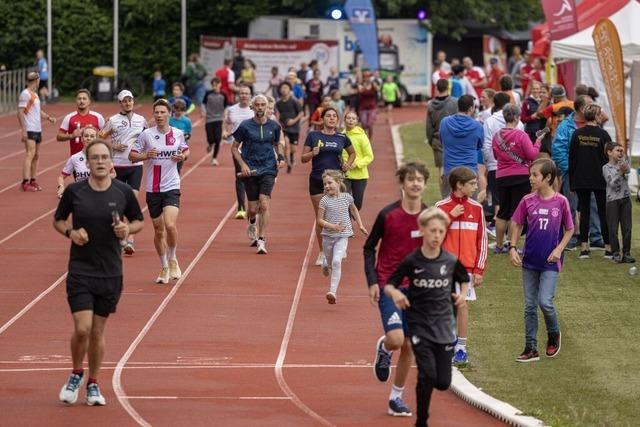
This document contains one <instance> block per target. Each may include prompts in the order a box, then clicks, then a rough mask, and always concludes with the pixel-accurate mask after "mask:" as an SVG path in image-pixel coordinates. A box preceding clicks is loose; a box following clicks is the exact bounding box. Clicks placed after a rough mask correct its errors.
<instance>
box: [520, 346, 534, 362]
mask: <svg viewBox="0 0 640 427" xmlns="http://www.w3.org/2000/svg"><path fill="white" fill-rule="evenodd" d="M538 360H540V355H539V354H538V350H536V349H535V348H529V347H525V348H524V351H523V352H522V354H520V356H518V357H516V362H520V363H529V362H537V361H538Z"/></svg>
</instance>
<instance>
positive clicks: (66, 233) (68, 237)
mask: <svg viewBox="0 0 640 427" xmlns="http://www.w3.org/2000/svg"><path fill="white" fill-rule="evenodd" d="M72 231H73V228H67V229H66V230H64V235H65V236H67V239H70V238H71V232H72Z"/></svg>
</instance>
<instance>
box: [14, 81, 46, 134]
mask: <svg viewBox="0 0 640 427" xmlns="http://www.w3.org/2000/svg"><path fill="white" fill-rule="evenodd" d="M18 108H22V109H23V111H24V124H25V127H26V128H27V132H42V123H41V120H40V98H39V97H38V95H37V94H36V93H35V92H32V91H30V90H29V89H25V90H23V91H22V93H20V98H19V100H18Z"/></svg>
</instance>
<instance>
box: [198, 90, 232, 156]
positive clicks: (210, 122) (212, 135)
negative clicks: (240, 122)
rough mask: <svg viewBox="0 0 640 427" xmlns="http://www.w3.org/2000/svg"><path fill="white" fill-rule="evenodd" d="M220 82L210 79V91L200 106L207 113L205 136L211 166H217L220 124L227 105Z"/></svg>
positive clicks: (220, 139)
mask: <svg viewBox="0 0 640 427" xmlns="http://www.w3.org/2000/svg"><path fill="white" fill-rule="evenodd" d="M220 87H221V82H220V78H219V77H214V78H212V79H211V90H209V91H207V92H206V93H205V94H204V100H203V101H202V105H204V109H205V110H206V112H207V122H206V124H205V132H206V134H207V153H210V152H211V151H212V150H213V154H212V156H211V164H212V165H213V166H218V165H219V164H220V163H219V162H218V153H219V152H220V142H221V141H222V124H223V122H224V110H225V108H227V106H228V105H229V104H228V103H227V97H226V96H225V95H224V94H223V93H222V92H221V91H220Z"/></svg>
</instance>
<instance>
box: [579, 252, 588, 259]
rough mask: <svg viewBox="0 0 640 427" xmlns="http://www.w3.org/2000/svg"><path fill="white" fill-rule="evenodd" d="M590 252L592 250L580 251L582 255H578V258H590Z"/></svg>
mask: <svg viewBox="0 0 640 427" xmlns="http://www.w3.org/2000/svg"><path fill="white" fill-rule="evenodd" d="M589 253H590V251H580V255H579V256H578V258H580V259H589Z"/></svg>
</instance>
